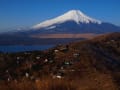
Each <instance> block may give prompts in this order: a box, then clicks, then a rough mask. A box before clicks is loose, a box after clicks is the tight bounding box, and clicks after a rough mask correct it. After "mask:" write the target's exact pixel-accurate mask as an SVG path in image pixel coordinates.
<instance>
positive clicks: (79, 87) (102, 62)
mask: <svg viewBox="0 0 120 90" xmlns="http://www.w3.org/2000/svg"><path fill="white" fill-rule="evenodd" d="M5 82H6V83H5ZM16 83H17V84H16ZM24 83H25V84H26V86H24ZM0 84H1V85H0V88H2V89H3V90H9V89H10V88H12V89H14V90H18V88H19V90H23V89H29V90H43V88H44V90H119V89H120V33H112V34H107V35H102V36H99V37H96V38H94V39H90V40H84V41H80V42H72V43H69V44H67V45H58V46H56V47H54V48H52V49H49V50H46V51H33V52H22V53H13V54H3V53H1V54H0ZM18 84H19V85H18ZM46 84H47V87H46ZM4 85H6V86H4ZM41 85H42V86H41ZM6 87H7V88H6ZM20 87H21V89H20Z"/></svg>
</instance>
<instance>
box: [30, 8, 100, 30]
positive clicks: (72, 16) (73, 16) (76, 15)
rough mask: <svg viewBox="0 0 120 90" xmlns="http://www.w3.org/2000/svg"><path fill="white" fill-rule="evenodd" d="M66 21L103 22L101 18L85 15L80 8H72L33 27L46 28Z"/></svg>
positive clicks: (78, 22)
mask: <svg viewBox="0 0 120 90" xmlns="http://www.w3.org/2000/svg"><path fill="white" fill-rule="evenodd" d="M66 21H74V22H76V23H77V24H80V23H85V24H88V23H97V24H101V23H102V22H101V21H99V20H96V19H93V18H90V17H89V16H87V15H85V14H84V13H82V12H81V11H79V10H71V11H68V12H67V13H65V14H63V15H61V16H58V17H56V18H54V19H50V20H47V21H44V22H42V23H40V24H37V25H35V26H33V27H32V28H33V29H40V28H46V27H50V26H52V25H55V24H60V23H64V22H66Z"/></svg>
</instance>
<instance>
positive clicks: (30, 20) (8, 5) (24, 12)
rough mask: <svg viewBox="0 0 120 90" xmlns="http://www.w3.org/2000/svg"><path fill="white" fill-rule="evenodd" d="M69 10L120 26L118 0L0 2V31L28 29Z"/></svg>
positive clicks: (5, 0)
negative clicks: (79, 11) (75, 10)
mask: <svg viewBox="0 0 120 90" xmlns="http://www.w3.org/2000/svg"><path fill="white" fill-rule="evenodd" d="M71 9H77V10H78V9H79V10H81V11H82V12H84V13H85V14H87V15H88V16H90V17H93V18H96V19H99V20H101V21H105V22H111V23H113V24H116V25H119V26H120V0H0V31H1V32H3V31H8V30H13V29H16V28H24V27H25V28H28V27H31V26H33V25H35V24H37V23H40V22H42V21H44V20H47V19H51V18H54V17H56V16H59V15H61V14H63V13H65V12H67V11H69V10H71Z"/></svg>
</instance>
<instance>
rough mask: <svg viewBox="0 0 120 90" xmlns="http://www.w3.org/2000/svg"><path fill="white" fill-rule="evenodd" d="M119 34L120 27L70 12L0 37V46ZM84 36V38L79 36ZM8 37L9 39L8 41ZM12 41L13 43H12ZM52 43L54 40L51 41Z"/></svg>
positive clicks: (75, 11) (76, 12)
mask: <svg viewBox="0 0 120 90" xmlns="http://www.w3.org/2000/svg"><path fill="white" fill-rule="evenodd" d="M111 32H120V27H119V26H116V25H113V24H111V23H106V22H102V21H100V20H96V19H93V18H91V17H89V16H87V15H85V14H84V13H82V12H81V11H79V10H71V11H68V12H67V13H65V14H63V15H61V16H58V17H56V18H54V19H50V20H46V21H44V22H42V23H39V24H37V25H34V26H32V27H31V29H29V30H21V31H16V32H9V33H4V34H1V35H0V44H11V42H12V43H14V42H16V43H15V44H24V43H27V44H35V42H36V44H39V43H38V42H40V41H41V39H43V38H44V39H56V38H59V39H61V38H62V39H63V35H62V34H64V38H69V39H70V38H71V39H74V38H75V39H76V38H77V39H78V38H82V39H83V38H88V37H90V38H91V37H94V36H96V35H97V34H104V33H111ZM81 34H86V36H84V35H81ZM8 37H9V39H8ZM13 41H14V42H13ZM53 41H54V40H53Z"/></svg>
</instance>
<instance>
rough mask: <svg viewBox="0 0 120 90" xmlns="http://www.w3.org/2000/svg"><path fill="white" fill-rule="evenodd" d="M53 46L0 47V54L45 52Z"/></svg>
mask: <svg viewBox="0 0 120 90" xmlns="http://www.w3.org/2000/svg"><path fill="white" fill-rule="evenodd" d="M54 46H55V45H33V46H31V45H30V46H22V45H21V46H18V45H14V46H0V52H4V53H6V52H7V53H13V52H23V51H34V50H46V49H49V48H52V47H54Z"/></svg>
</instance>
